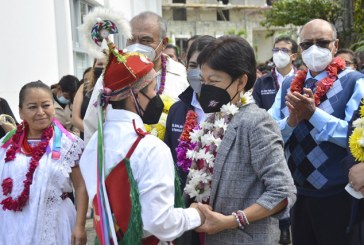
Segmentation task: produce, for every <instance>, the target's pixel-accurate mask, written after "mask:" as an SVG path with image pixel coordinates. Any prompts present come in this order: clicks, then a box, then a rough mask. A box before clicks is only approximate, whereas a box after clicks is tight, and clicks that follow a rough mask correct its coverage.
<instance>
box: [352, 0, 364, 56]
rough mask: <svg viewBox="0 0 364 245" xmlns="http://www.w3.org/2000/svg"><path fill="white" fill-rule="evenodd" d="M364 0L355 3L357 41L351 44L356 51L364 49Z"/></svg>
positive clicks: (357, 0)
mask: <svg viewBox="0 0 364 245" xmlns="http://www.w3.org/2000/svg"><path fill="white" fill-rule="evenodd" d="M363 20H364V0H356V1H355V5H354V28H353V29H354V32H355V34H356V40H357V41H356V42H355V43H354V44H353V45H351V46H350V48H351V49H352V50H354V51H360V52H362V51H364V22H363Z"/></svg>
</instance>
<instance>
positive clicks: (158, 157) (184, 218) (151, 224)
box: [135, 136, 201, 241]
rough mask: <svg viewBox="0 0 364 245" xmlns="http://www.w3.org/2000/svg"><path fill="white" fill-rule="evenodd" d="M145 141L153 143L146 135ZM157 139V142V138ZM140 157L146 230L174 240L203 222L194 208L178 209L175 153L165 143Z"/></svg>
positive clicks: (167, 239) (168, 239)
mask: <svg viewBox="0 0 364 245" xmlns="http://www.w3.org/2000/svg"><path fill="white" fill-rule="evenodd" d="M148 138H149V139H148ZM143 140H145V141H147V140H148V141H150V142H148V144H149V143H152V142H153V140H154V139H153V138H151V137H148V136H147V137H146V138H145V139H143ZM154 142H155V141H154ZM143 155H144V156H145V159H140V162H141V163H142V165H139V168H140V169H139V170H138V171H137V174H138V176H135V177H136V179H137V182H138V187H139V194H140V203H141V206H142V219H143V225H144V230H145V231H147V232H150V233H152V234H153V235H154V236H156V237H157V238H158V239H160V240H162V241H172V240H174V239H176V238H177V237H179V236H181V235H182V234H183V233H184V232H185V231H187V230H191V229H194V228H196V227H198V226H200V225H201V220H200V216H199V214H198V212H197V210H195V209H193V208H187V209H182V208H174V193H175V190H174V177H175V170H174V164H173V159H172V155H171V153H170V150H169V148H168V147H167V146H166V145H164V144H155V147H153V149H152V150H151V151H150V152H149V153H148V154H143Z"/></svg>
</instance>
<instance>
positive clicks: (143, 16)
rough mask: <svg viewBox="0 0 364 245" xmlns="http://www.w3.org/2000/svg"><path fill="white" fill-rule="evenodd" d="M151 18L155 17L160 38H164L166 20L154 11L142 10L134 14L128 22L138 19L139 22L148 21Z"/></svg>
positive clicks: (165, 34)
mask: <svg viewBox="0 0 364 245" xmlns="http://www.w3.org/2000/svg"><path fill="white" fill-rule="evenodd" d="M153 18H154V19H156V20H157V23H158V24H159V36H160V39H163V38H165V37H166V36H167V22H166V21H165V20H164V19H163V18H162V17H161V16H159V15H158V14H156V13H154V12H151V11H145V12H142V13H140V14H138V15H136V16H134V17H133V18H132V19H131V21H130V23H133V22H138V21H141V22H145V21H150V20H151V19H153Z"/></svg>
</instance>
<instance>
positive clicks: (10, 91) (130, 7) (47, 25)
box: [0, 0, 162, 120]
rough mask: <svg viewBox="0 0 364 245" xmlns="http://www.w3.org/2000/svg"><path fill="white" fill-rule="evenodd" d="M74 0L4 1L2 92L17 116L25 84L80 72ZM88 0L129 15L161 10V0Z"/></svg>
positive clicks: (1, 10) (0, 49) (0, 6)
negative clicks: (19, 96) (74, 20)
mask: <svg viewBox="0 0 364 245" xmlns="http://www.w3.org/2000/svg"><path fill="white" fill-rule="evenodd" d="M74 1H75V0H31V1H29V0H16V1H3V2H2V3H1V4H0V16H1V18H2V20H3V25H2V31H1V33H2V34H1V38H0V54H1V59H0V72H1V78H0V87H1V89H0V97H3V98H5V99H6V100H7V101H8V102H9V104H10V106H11V108H12V110H13V112H14V114H15V115H16V116H17V119H18V120H19V117H18V94H19V90H20V88H21V87H22V86H23V85H24V84H25V83H27V82H30V81H35V80H42V81H43V82H45V83H47V84H49V85H51V84H54V83H57V82H58V81H59V79H60V78H61V77H62V76H63V75H66V74H76V72H75V69H77V68H80V64H77V62H75V60H76V59H75V57H74V51H76V50H77V51H79V50H82V47H81V48H80V44H77V43H76V42H72V38H73V37H72V36H73V35H74V34H73V35H72V33H77V32H78V30H76V28H77V26H73V25H72V23H71V10H70V8H71V6H70V4H72V3H73V2H74ZM84 1H85V2H87V3H88V4H90V5H93V6H108V7H110V8H112V9H115V10H117V11H120V12H123V13H124V14H125V17H126V18H127V19H130V18H131V17H132V16H134V15H136V14H138V13H140V12H142V11H146V10H149V11H153V12H156V13H158V14H162V8H161V1H162V0H84ZM89 60H92V59H91V58H90V59H89ZM86 65H90V63H89V64H86ZM86 65H85V64H84V65H81V67H84V66H86ZM78 73H79V72H78Z"/></svg>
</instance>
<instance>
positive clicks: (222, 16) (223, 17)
mask: <svg viewBox="0 0 364 245" xmlns="http://www.w3.org/2000/svg"><path fill="white" fill-rule="evenodd" d="M216 17H217V20H218V21H229V20H230V12H229V10H221V9H218V10H217V16H216Z"/></svg>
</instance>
